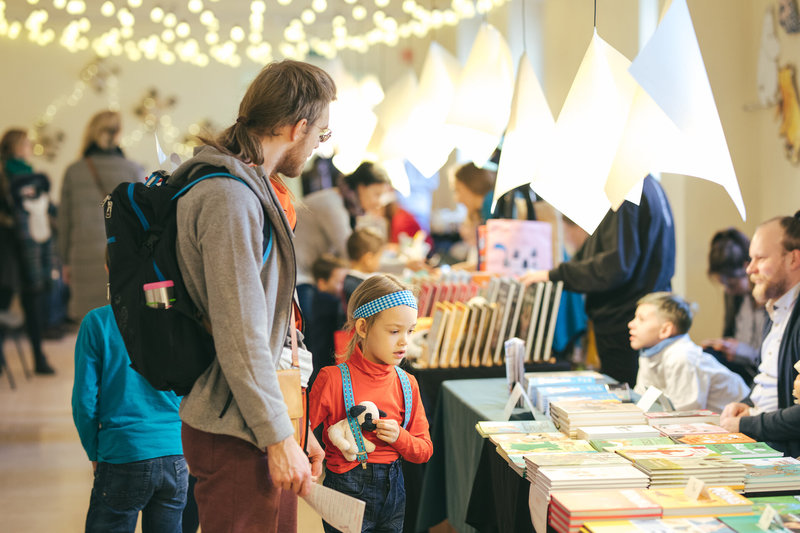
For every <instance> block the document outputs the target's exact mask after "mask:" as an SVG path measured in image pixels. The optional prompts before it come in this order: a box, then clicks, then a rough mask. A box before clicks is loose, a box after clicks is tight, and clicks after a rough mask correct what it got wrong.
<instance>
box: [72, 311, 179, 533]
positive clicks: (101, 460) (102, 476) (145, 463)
mask: <svg viewBox="0 0 800 533" xmlns="http://www.w3.org/2000/svg"><path fill="white" fill-rule="evenodd" d="M179 404H180V399H179V398H178V397H177V396H176V395H175V394H174V393H173V392H160V391H157V390H155V389H154V388H153V387H151V386H150V384H149V383H148V382H147V381H146V380H145V379H144V378H143V377H142V376H140V375H139V374H138V373H137V372H136V371H135V370H133V369H132V368H131V367H130V360H129V359H128V352H127V351H126V349H125V344H124V343H123V341H122V336H121V334H120V332H119V329H118V328H117V323H116V321H115V320H114V314H113V312H112V310H111V306H110V305H106V306H104V307H99V308H97V309H93V310H91V311H89V313H88V314H87V315H86V317H84V319H83V321H82V322H81V328H80V331H79V332H78V340H77V343H76V345H75V382H74V386H73V389H72V417H73V419H74V421H75V427H76V428H77V430H78V434H79V435H80V438H81V443H82V444H83V448H84V450H86V455H88V456H89V460H90V461H92V466H93V467H94V486H93V487H92V495H91V500H90V502H89V511H88V514H87V516H86V531H87V532H94V531H97V532H107V531H130V532H131V533H133V531H134V530H135V529H136V522H137V519H138V516H139V512H140V511H141V512H142V531H143V533H148V532H175V533H180V531H181V515H182V513H183V508H184V505H185V504H186V491H187V485H188V475H189V472H188V470H187V467H186V460H185V459H184V458H183V448H182V445H181V420H180V417H179V416H178V406H179Z"/></svg>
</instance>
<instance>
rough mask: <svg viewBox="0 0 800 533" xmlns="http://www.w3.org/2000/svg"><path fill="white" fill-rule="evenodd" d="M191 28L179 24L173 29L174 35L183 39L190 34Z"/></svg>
mask: <svg viewBox="0 0 800 533" xmlns="http://www.w3.org/2000/svg"><path fill="white" fill-rule="evenodd" d="M191 31H192V28H191V27H190V26H189V24H188V23H186V22H181V23H179V24H178V25H177V26H176V27H175V34H176V35H177V36H178V37H180V38H181V39H185V38H186V37H188V36H189V34H190V33H191Z"/></svg>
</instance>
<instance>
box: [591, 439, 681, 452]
mask: <svg viewBox="0 0 800 533" xmlns="http://www.w3.org/2000/svg"><path fill="white" fill-rule="evenodd" d="M674 443H675V441H673V440H672V439H671V438H669V437H648V438H636V439H600V440H590V441H589V444H591V445H592V448H594V449H595V450H597V451H598V452H613V451H614V450H616V449H617V448H628V447H630V446H672V445H673V444H674Z"/></svg>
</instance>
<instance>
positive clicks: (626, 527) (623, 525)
mask: <svg viewBox="0 0 800 533" xmlns="http://www.w3.org/2000/svg"><path fill="white" fill-rule="evenodd" d="M731 518H733V517H731ZM737 518H738V517H737ZM581 531H582V532H583V531H585V532H586V533H699V532H703V533H737V531H736V530H733V529H731V528H730V527H728V526H727V525H725V524H724V523H722V522H721V521H720V519H717V518H714V517H709V516H706V517H702V516H699V517H693V518H655V519H632V520H613V521H612V520H609V521H602V522H601V521H591V522H589V521H587V522H584V524H583V528H582V529H581ZM758 533H763V531H761V530H759V532H758Z"/></svg>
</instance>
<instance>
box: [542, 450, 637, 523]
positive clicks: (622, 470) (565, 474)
mask: <svg viewBox="0 0 800 533" xmlns="http://www.w3.org/2000/svg"><path fill="white" fill-rule="evenodd" d="M646 486H647V476H646V475H645V474H643V473H641V472H640V471H638V470H637V469H636V468H634V467H633V466H631V465H630V464H612V465H609V466H597V467H593V466H562V467H540V468H539V469H538V470H537V472H536V476H535V477H534V478H532V479H531V489H530V497H529V506H530V511H531V519H532V520H533V525H534V528H535V529H536V531H539V532H543V531H546V530H547V508H548V506H549V504H550V492H551V491H553V490H580V491H597V490H598V489H600V488H602V489H628V488H632V489H636V488H644V487H646ZM594 495H595V492H592V497H594Z"/></svg>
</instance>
